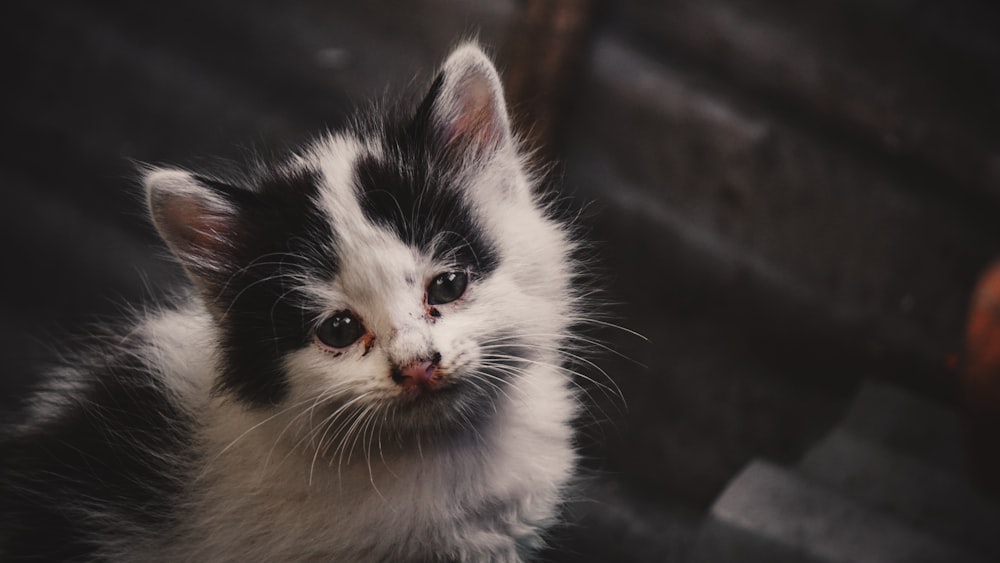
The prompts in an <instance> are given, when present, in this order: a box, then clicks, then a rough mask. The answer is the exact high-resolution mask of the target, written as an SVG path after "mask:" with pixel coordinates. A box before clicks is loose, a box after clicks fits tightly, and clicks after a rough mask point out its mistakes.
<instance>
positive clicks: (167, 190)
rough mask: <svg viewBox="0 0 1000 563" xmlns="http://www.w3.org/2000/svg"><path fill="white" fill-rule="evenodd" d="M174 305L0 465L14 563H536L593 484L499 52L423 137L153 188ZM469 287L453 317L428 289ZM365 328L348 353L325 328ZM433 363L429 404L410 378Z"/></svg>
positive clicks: (323, 144) (347, 147) (63, 398)
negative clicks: (463, 281)
mask: <svg viewBox="0 0 1000 563" xmlns="http://www.w3.org/2000/svg"><path fill="white" fill-rule="evenodd" d="M144 182H145V187H146V190H147V193H148V198H149V205H150V212H151V216H152V218H153V221H154V223H155V224H156V226H157V228H158V230H159V232H160V233H161V235H162V236H163V238H164V240H165V241H166V242H167V244H168V246H169V247H170V249H171V251H172V252H173V253H174V255H175V256H176V257H177V259H178V260H179V261H180V263H181V264H182V265H183V267H184V268H185V270H186V271H187V272H188V274H189V276H190V278H191V280H192V282H193V287H192V290H191V291H190V292H189V293H188V294H186V295H185V296H184V297H183V298H182V299H179V300H178V302H177V304H175V305H174V306H171V307H166V308H162V309H158V310H156V311H152V312H148V313H146V314H143V315H141V316H140V318H139V319H138V320H137V322H136V323H135V325H134V326H131V327H129V328H128V329H127V330H125V331H122V333H121V334H119V335H118V336H116V337H115V338H114V339H110V340H109V343H108V344H107V345H105V346H104V347H102V348H100V349H96V350H92V351H90V352H88V353H83V354H79V355H78V356H74V357H73V359H72V360H71V361H69V362H67V363H66V365H65V366H63V367H60V368H58V369H56V370H53V372H52V374H51V377H50V379H49V381H48V382H47V383H46V385H45V387H44V388H43V389H41V390H40V391H39V392H38V393H37V394H36V395H35V396H34V397H33V398H32V402H31V404H30V405H29V407H28V409H27V411H26V416H25V423H24V424H21V425H19V426H18V427H16V428H14V429H8V431H7V432H6V433H5V436H4V439H3V441H2V444H0V459H3V464H4V468H3V469H2V471H0V507H2V508H0V512H2V515H0V518H2V520H0V555H3V558H4V559H5V560H16V559H18V558H42V559H63V560H74V559H75V560H93V559H110V560H128V561H138V560H159V561H291V560H296V561H298V560H323V561H520V560H523V559H525V558H527V557H528V556H529V555H530V554H531V553H532V552H533V550H535V549H536V548H537V547H538V546H540V545H541V544H542V543H543V534H544V532H545V530H546V528H547V527H548V526H549V525H551V524H552V523H553V521H554V519H555V518H556V515H557V511H558V506H559V503H560V501H561V500H562V499H563V497H564V494H565V490H566V487H567V483H568V481H569V480H570V478H571V475H572V473H573V467H574V461H575V455H574V452H573V448H572V430H571V421H572V419H573V418H574V416H575V414H576V405H577V402H576V398H575V395H574V393H573V392H572V391H571V388H572V386H571V381H570V377H569V375H568V372H567V370H566V368H564V367H563V365H564V359H565V358H564V357H563V356H564V350H566V348H567V345H568V342H569V339H570V338H571V337H570V332H569V331H570V326H571V325H572V324H573V319H575V318H578V317H579V314H578V313H577V311H576V307H577V301H578V300H577V298H576V297H575V295H576V294H575V292H574V289H573V285H574V265H573V262H572V260H571V254H572V252H573V246H572V243H571V241H570V238H569V236H568V233H567V230H566V228H565V227H564V226H563V225H562V224H560V223H559V222H558V221H555V220H554V219H553V218H552V217H551V214H550V213H548V212H547V211H546V209H545V206H544V205H542V204H541V203H540V202H539V197H538V195H537V194H536V193H534V191H533V188H534V186H533V179H532V177H531V175H530V174H529V172H528V171H527V169H526V167H525V164H524V159H523V158H522V155H521V154H520V153H519V152H518V150H517V146H516V142H515V140H514V138H513V136H512V135H511V131H510V124H509V120H508V116H507V111H506V107H505V103H504V100H503V96H502V89H501V85H500V82H499V79H498V77H497V74H496V71H495V70H494V68H493V66H492V64H491V63H490V62H489V60H488V59H487V58H486V57H485V56H484V55H483V53H482V52H481V51H480V50H479V48H478V47H476V46H474V45H464V46H462V47H460V48H458V49H457V50H456V51H455V52H454V53H453V54H452V55H451V56H450V57H449V58H448V60H447V61H446V63H445V64H444V66H443V68H442V70H441V73H440V74H439V75H438V77H437V79H436V80H435V82H434V84H433V85H432V87H431V90H430V92H429V94H428V95H427V97H426V98H425V99H424V101H423V102H422V103H421V104H420V105H419V107H418V108H416V110H415V111H412V112H409V113H408V114H406V115H401V116H394V115H385V114H381V115H376V116H369V117H365V118H361V119H358V120H357V123H356V124H355V125H354V126H353V127H351V128H349V129H348V130H347V131H344V132H340V133H335V134H330V135H327V136H325V137H323V138H321V139H319V140H317V141H316V142H314V143H312V144H311V145H309V146H308V147H306V148H304V149H303V150H301V151H300V152H298V153H296V154H294V155H293V156H291V157H290V158H289V159H287V161H285V162H283V163H279V164H277V165H271V166H261V167H259V169H257V170H251V171H248V172H247V174H246V175H245V176H244V177H241V178H232V177H229V178H219V177H209V176H203V175H198V174H195V173H192V172H188V171H184V170H178V169H163V168H156V169H150V170H148V171H147V173H146V174H145V180H144ZM448 271H458V272H464V273H467V275H468V277H469V282H468V287H467V289H466V290H465V292H464V294H463V295H462V296H461V297H460V298H459V299H458V300H456V301H454V302H450V303H445V304H440V305H436V306H435V305H431V304H429V303H428V300H427V297H426V291H427V287H428V284H429V283H430V282H431V281H432V280H433V279H434V278H435V276H437V275H439V274H441V273H442V272H448ZM341 311H350V312H351V313H352V314H354V315H356V317H357V319H359V321H360V322H362V323H363V324H364V327H365V335H364V337H363V338H361V339H359V340H358V341H357V342H355V343H353V344H352V345H350V346H347V347H344V348H343V349H333V348H331V347H329V346H325V345H323V344H322V343H321V342H320V341H319V340H317V338H316V336H315V330H316V328H317V327H318V326H320V324H321V323H322V322H323V321H324V320H325V319H328V318H329V317H330V316H331V315H334V314H336V313H337V312H341ZM430 357H434V358H439V360H436V361H437V365H438V370H439V374H440V375H441V382H442V383H441V386H440V387H439V388H435V389H433V390H429V391H428V390H424V391H419V392H414V391H413V390H412V389H408V388H406V387H405V386H403V385H401V384H400V383H399V382H398V379H394V378H393V377H392V374H393V373H394V370H396V373H398V369H399V366H401V365H406V364H407V362H413V361H416V360H426V358H430Z"/></svg>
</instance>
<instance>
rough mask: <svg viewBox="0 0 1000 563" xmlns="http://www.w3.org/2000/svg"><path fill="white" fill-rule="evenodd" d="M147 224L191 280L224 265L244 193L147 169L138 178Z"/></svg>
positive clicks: (183, 173) (177, 172) (193, 177)
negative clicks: (148, 217) (142, 188)
mask: <svg viewBox="0 0 1000 563" xmlns="http://www.w3.org/2000/svg"><path fill="white" fill-rule="evenodd" d="M143 184H144V185H145V187H146V197H147V200H148V204H149V211H150V214H151V215H152V217H153V223H154V224H155V225H156V230H157V231H159V233H160V236H161V237H163V240H164V241H166V243H167V245H168V246H169V247H170V250H171V251H172V252H173V253H174V255H176V256H177V258H178V259H180V261H181V263H182V264H183V265H184V267H185V268H186V269H188V271H189V272H190V273H191V274H194V275H195V276H196V277H200V276H204V275H210V274H213V273H221V272H224V271H225V270H227V268H228V267H229V266H231V264H230V260H229V259H228V257H229V256H231V254H232V248H233V243H234V240H235V237H236V232H237V230H238V229H237V222H238V220H239V203H240V202H239V199H241V198H246V197H249V196H250V193H249V192H247V191H245V190H240V189H238V188H234V187H231V186H227V185H225V184H222V183H220V182H216V181H213V180H209V179H206V178H202V177H199V176H196V175H194V174H192V173H190V172H186V171H183V170H171V169H151V170H148V171H146V173H145V176H144V178H143Z"/></svg>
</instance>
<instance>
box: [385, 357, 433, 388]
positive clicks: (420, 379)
mask: <svg viewBox="0 0 1000 563" xmlns="http://www.w3.org/2000/svg"><path fill="white" fill-rule="evenodd" d="M392 378H393V379H394V380H395V381H396V383H398V384H400V385H402V386H403V387H405V388H407V389H412V388H415V387H423V388H426V389H435V388H437V386H438V385H439V383H440V379H441V377H440V375H439V374H438V362H436V361H433V360H417V361H415V362H411V363H409V364H407V365H405V366H402V367H401V368H399V370H398V371H397V372H396V373H393V376H392Z"/></svg>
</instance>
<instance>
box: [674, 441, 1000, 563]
mask: <svg viewBox="0 0 1000 563" xmlns="http://www.w3.org/2000/svg"><path fill="white" fill-rule="evenodd" d="M693 560H694V561H695V562H697V563H713V562H724V561H741V562H758V561H759V562H765V561H768V562H779V563H783V562H791V561H799V562H805V563H814V562H823V563H973V562H979V561H984V562H985V561H986V560H985V559H981V558H978V557H977V556H975V555H973V554H971V553H968V552H967V551H965V550H963V549H961V548H959V547H957V546H955V545H949V544H947V543H944V542H942V541H941V540H938V539H935V538H933V537H931V536H928V535H927V534H924V533H921V532H918V531H915V530H913V529H912V528H909V527H907V526H906V525H904V524H902V523H901V522H899V521H896V520H893V519H891V518H889V517H887V516H885V515H883V514H880V513H878V512H876V511H874V510H870V509H868V508H866V507H864V506H862V505H860V504H857V503H855V502H853V501H850V500H847V499H845V498H843V497H842V496H841V495H839V494H838V493H837V492H835V491H831V490H828V489H825V488H822V487H820V486H819V485H816V484H814V483H810V482H808V481H806V480H805V479H803V478H802V477H800V476H798V475H795V474H794V473H792V472H790V471H787V470H785V469H782V468H780V467H777V466H775V465H773V464H771V463H768V462H764V461H759V460H758V461H754V462H752V463H751V464H750V465H749V466H748V467H747V468H746V469H744V470H743V472H742V473H740V474H739V475H738V476H737V477H736V478H735V479H734V480H733V481H732V482H731V483H730V484H729V486H728V487H726V489H725V491H723V493H722V495H721V496H720V497H719V499H718V500H717V501H716V502H715V504H714V505H713V506H712V511H711V516H710V521H709V522H708V523H707V524H706V526H705V529H704V532H703V536H702V537H701V538H699V543H698V545H697V547H696V548H695V557H694V559H693Z"/></svg>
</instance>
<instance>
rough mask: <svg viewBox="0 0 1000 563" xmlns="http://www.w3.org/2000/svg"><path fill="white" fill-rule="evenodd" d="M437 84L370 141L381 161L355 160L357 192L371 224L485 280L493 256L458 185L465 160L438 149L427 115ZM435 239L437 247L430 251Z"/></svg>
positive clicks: (446, 149)
mask: <svg viewBox="0 0 1000 563" xmlns="http://www.w3.org/2000/svg"><path fill="white" fill-rule="evenodd" d="M442 80H443V79H442V77H441V76H438V78H437V80H435V82H434V85H433V86H432V87H431V91H430V93H429V94H428V95H427V97H426V98H425V99H424V101H423V102H422V103H421V105H420V107H419V108H418V109H417V111H416V114H415V116H414V117H412V118H410V119H406V118H395V119H392V118H390V119H387V120H386V121H384V122H383V123H382V125H381V127H380V130H378V131H376V132H375V136H376V137H377V138H379V139H381V140H382V151H383V157H382V158H381V159H375V158H371V157H365V158H362V159H360V160H359V162H358V163H357V164H356V169H355V173H356V180H357V189H358V193H359V197H360V199H361V205H362V209H363V210H364V213H365V215H366V216H367V218H368V219H369V220H370V221H372V222H374V223H377V224H380V225H383V226H385V227H388V228H390V229H392V230H393V231H394V232H395V233H396V234H397V235H398V236H399V237H400V239H401V240H403V241H404V242H406V243H408V244H411V245H413V246H415V247H416V248H418V249H420V250H421V251H424V252H430V251H432V250H433V251H434V256H435V258H440V259H449V258H450V259H454V260H456V261H457V262H458V263H459V264H464V265H469V266H472V267H474V268H475V270H476V271H477V272H478V273H479V275H481V276H485V275H488V274H489V273H490V272H492V271H493V270H494V269H496V266H497V264H498V256H497V251H496V249H495V248H494V246H493V244H491V243H490V241H488V240H487V239H486V237H485V236H484V234H483V232H482V229H481V228H480V227H479V225H478V224H477V221H478V219H477V217H476V216H475V213H474V211H473V210H472V209H471V207H470V206H469V204H468V202H467V201H466V200H465V198H464V197H463V191H464V190H463V186H461V185H458V183H459V182H460V181H461V177H460V176H459V172H460V171H461V165H462V160H463V158H464V157H465V156H466V155H464V154H461V151H460V150H455V149H454V148H449V147H445V146H443V144H442V143H441V142H440V140H439V135H437V133H436V131H435V126H434V123H433V119H432V115H431V108H432V106H433V102H434V99H435V97H436V96H437V95H438V94H439V92H440V89H441V83H442ZM435 238H437V242H438V243H440V245H439V246H438V247H437V248H432V247H431V242H432V241H434V240H435Z"/></svg>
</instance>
